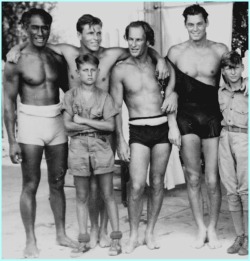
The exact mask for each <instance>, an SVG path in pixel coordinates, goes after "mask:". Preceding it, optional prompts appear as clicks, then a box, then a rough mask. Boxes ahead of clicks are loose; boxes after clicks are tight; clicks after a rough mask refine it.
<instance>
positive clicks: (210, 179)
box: [205, 174, 220, 193]
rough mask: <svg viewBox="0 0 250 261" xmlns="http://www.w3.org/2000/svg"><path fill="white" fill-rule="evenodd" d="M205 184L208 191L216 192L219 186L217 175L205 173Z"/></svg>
mask: <svg viewBox="0 0 250 261" xmlns="http://www.w3.org/2000/svg"><path fill="white" fill-rule="evenodd" d="M205 181H206V186H207V189H208V190H209V191H210V193H216V191H217V189H218V188H220V187H219V186H220V179H219V176H218V175H209V174H208V175H206V179H205Z"/></svg>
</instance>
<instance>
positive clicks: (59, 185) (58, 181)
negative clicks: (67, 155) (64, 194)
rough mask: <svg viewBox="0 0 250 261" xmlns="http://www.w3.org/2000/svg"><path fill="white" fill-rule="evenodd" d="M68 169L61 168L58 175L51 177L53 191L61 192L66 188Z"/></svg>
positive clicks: (50, 184) (50, 183) (50, 182)
mask: <svg viewBox="0 0 250 261" xmlns="http://www.w3.org/2000/svg"><path fill="white" fill-rule="evenodd" d="M65 175H66V169H65V168H63V167H61V168H60V169H58V171H57V172H56V174H54V175H50V176H49V186H50V188H52V189H56V190H61V189H63V188H64V181H65Z"/></svg>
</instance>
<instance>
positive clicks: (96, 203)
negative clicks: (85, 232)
mask: <svg viewBox="0 0 250 261" xmlns="http://www.w3.org/2000/svg"><path fill="white" fill-rule="evenodd" d="M99 215H100V223H101V224H100V229H99ZM89 216H90V223H91V231H90V248H95V247H96V245H97V242H98V239H99V244H100V246H101V247H109V246H110V240H109V237H108V235H107V226H108V213H107V211H106V208H105V204H104V202H103V199H102V197H101V196H100V189H99V185H98V181H97V177H96V176H94V175H92V176H91V177H90V195H89Z"/></svg>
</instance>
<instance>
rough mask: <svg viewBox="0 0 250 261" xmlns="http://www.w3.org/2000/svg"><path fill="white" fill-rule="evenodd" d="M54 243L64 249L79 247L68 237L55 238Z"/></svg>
mask: <svg viewBox="0 0 250 261" xmlns="http://www.w3.org/2000/svg"><path fill="white" fill-rule="evenodd" d="M56 243H57V244H58V245H59V246H64V247H70V248H76V247H78V246H79V243H78V242H76V241H74V240H72V239H70V238H69V237H67V236H66V235H65V236H61V237H57V239H56Z"/></svg>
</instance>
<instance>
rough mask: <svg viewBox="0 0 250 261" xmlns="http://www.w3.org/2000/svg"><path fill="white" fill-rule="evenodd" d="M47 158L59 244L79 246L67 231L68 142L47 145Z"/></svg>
mask: <svg viewBox="0 0 250 261" xmlns="http://www.w3.org/2000/svg"><path fill="white" fill-rule="evenodd" d="M45 158H46V162H47V167H48V182H49V190H50V206H51V209H52V212H53V214H54V219H55V225H56V241H57V244H59V245H61V246H66V247H72V248H73V247H77V243H76V242H74V241H72V240H71V239H70V238H69V237H68V236H67V235H66V232H65V214H66V200H65V193H64V178H65V174H66V171H67V159H68V143H64V144H59V145H53V146H46V147H45Z"/></svg>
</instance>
